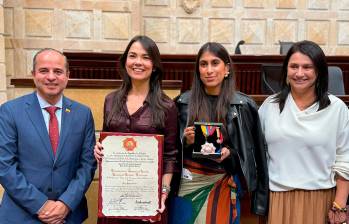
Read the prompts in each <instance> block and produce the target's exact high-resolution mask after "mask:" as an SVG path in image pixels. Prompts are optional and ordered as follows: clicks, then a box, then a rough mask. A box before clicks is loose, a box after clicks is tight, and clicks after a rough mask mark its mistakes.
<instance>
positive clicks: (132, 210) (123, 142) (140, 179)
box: [98, 132, 163, 219]
mask: <svg viewBox="0 0 349 224" xmlns="http://www.w3.org/2000/svg"><path fill="white" fill-rule="evenodd" d="M100 141H101V143H102V145H103V148H104V150H103V153H104V157H103V160H102V162H101V163H100V164H99V192H98V195H99V198H98V216H99V217H109V218H113V217H115V218H122V219H144V218H153V217H155V216H156V215H157V209H159V207H160V196H161V175H162V174H161V167H162V149H163V136H162V135H150V134H146V135H142V134H131V133H109V132H102V133H101V138H100Z"/></svg>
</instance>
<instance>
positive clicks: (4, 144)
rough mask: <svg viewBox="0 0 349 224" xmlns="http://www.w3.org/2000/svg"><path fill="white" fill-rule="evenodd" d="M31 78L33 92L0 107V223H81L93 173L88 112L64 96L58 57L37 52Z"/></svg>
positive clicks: (63, 68)
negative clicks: (0, 200) (51, 110)
mask: <svg viewBox="0 0 349 224" xmlns="http://www.w3.org/2000/svg"><path fill="white" fill-rule="evenodd" d="M32 75H33V79H34V83H35V86H36V91H35V92H34V93H31V94H29V95H25V96H22V97H19V98H17V99H14V100H11V101H8V102H6V103H5V104H3V105H1V107H0V184H1V185H2V186H3V187H4V189H5V193H4V196H3V199H2V203H1V205H0V223H6V224H12V223H26V224H27V223H74V224H75V223H82V222H83V220H85V219H86V218H87V203H86V198H85V192H86V190H87V189H88V187H89V185H90V183H91V181H92V178H93V176H94V172H95V169H96V162H95V159H94V157H93V146H94V145H95V130H94V123H93V117H92V114H91V111H90V109H89V108H88V107H86V106H84V105H81V104H79V103H77V102H74V101H72V100H70V99H68V98H66V97H64V96H63V90H64V89H65V87H66V86H67V83H68V77H69V69H68V63H67V59H66V57H65V56H64V55H63V54H62V53H61V52H59V51H57V50H54V49H43V50H41V51H39V52H38V53H37V54H36V55H35V57H34V60H33V71H32ZM49 106H51V107H52V106H53V108H54V111H55V112H53V114H49V112H47V110H48V109H47V107H49ZM51 121H52V123H51Z"/></svg>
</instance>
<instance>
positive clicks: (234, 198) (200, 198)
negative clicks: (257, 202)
mask: <svg viewBox="0 0 349 224" xmlns="http://www.w3.org/2000/svg"><path fill="white" fill-rule="evenodd" d="M185 169H187V170H189V172H190V173H191V175H190V177H189V178H186V179H184V178H182V180H181V184H180V188H179V193H178V197H176V198H174V200H173V201H172V205H171V207H170V215H169V223H172V224H192V223H197V224H215V223H224V224H225V223H227V224H238V223H240V203H239V200H238V194H239V193H240V192H239V191H238V189H239V190H240V183H239V181H238V178H237V176H234V177H232V176H231V175H228V174H227V173H226V172H225V171H224V170H215V169H210V168H207V167H204V166H203V165H201V164H199V163H195V162H193V161H185Z"/></svg>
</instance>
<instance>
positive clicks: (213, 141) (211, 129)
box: [193, 122, 223, 159]
mask: <svg viewBox="0 0 349 224" xmlns="http://www.w3.org/2000/svg"><path fill="white" fill-rule="evenodd" d="M194 127H195V141H194V150H193V158H212V159H217V158H220V157H221V150H222V144H223V135H222V132H221V130H222V127H223V124H222V123H213V122H194Z"/></svg>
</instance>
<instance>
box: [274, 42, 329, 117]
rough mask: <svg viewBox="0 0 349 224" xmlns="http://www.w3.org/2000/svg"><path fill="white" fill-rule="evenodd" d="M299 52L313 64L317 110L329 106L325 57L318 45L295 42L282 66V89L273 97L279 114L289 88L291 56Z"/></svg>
mask: <svg viewBox="0 0 349 224" xmlns="http://www.w3.org/2000/svg"><path fill="white" fill-rule="evenodd" d="M297 52H300V53H302V54H304V55H306V56H308V57H309V58H310V60H311V61H312V62H313V64H314V68H315V73H316V80H315V95H316V101H317V102H319V110H322V109H324V108H326V107H327V106H328V105H330V103H331V101H330V99H329V98H328V93H327V90H328V68H327V61H326V56H325V54H324V52H323V51H322V49H321V48H320V46H319V45H317V44H316V43H314V42H312V41H308V40H303V41H300V42H296V43H294V44H293V45H292V47H291V48H290V50H289V51H288V52H287V55H286V58H285V60H284V63H283V65H282V89H281V91H280V92H279V93H278V94H277V95H276V96H275V98H274V99H275V102H277V103H279V109H280V113H281V112H282V110H283V109H284V106H285V101H286V99H287V96H288V94H289V92H290V91H291V87H290V85H289V84H287V82H286V79H287V67H288V62H289V60H290V58H291V56H292V55H293V54H294V53H297Z"/></svg>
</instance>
